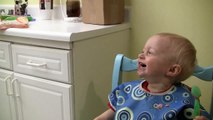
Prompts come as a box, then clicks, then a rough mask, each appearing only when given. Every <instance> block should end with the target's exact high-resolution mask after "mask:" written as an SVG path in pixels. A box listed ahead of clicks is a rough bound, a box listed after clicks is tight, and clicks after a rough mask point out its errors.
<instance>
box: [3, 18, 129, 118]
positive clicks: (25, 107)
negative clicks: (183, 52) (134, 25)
mask: <svg viewBox="0 0 213 120" xmlns="http://www.w3.org/2000/svg"><path fill="white" fill-rule="evenodd" d="M128 47H129V24H128V23H124V24H119V25H107V26H102V25H91V24H84V23H70V22H64V21H60V20H59V21H58V20H55V21H54V20H53V21H52V20H51V21H48V20H47V21H46V20H45V21H39V20H38V21H35V22H32V23H31V24H30V27H29V28H27V29H16V28H12V29H7V30H5V31H0V69H2V70H3V69H5V70H8V71H9V72H10V73H9V74H11V77H10V78H9V79H7V80H6V79H5V76H4V77H2V78H3V79H1V80H0V90H1V91H0V111H1V112H0V120H92V119H93V118H95V117H96V116H97V115H99V114H100V113H102V112H103V111H105V110H106V109H107V95H108V93H109V92H110V90H111V75H112V68H113V62H114V57H115V56H116V54H117V53H123V54H128ZM0 75H2V76H3V74H2V73H1V72H0ZM103 88H104V89H103ZM97 106H98V107H97ZM2 111H3V112H2Z"/></svg>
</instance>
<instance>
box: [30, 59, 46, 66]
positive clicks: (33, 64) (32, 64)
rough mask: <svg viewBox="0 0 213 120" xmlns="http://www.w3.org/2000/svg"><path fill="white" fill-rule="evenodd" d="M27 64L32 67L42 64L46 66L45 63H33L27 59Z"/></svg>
mask: <svg viewBox="0 0 213 120" xmlns="http://www.w3.org/2000/svg"><path fill="white" fill-rule="evenodd" d="M26 64H27V65H30V66H33V67H42V66H46V65H47V63H35V62H33V61H32V60H29V61H27V62H26Z"/></svg>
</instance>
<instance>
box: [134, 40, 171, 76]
mask: <svg viewBox="0 0 213 120" xmlns="http://www.w3.org/2000/svg"><path fill="white" fill-rule="evenodd" d="M171 55H172V51H171V47H170V42H169V40H165V39H162V38H161V37H159V36H153V37H151V38H150V39H148V41H147V42H146V44H145V46H144V48H143V50H142V53H141V54H139V55H138V63H139V64H138V71H137V72H138V75H139V76H140V77H143V78H145V79H146V78H149V79H155V78H156V79H157V78H159V77H164V76H165V74H166V72H167V70H168V68H169V67H170V65H171V64H172V61H171V59H170V58H171Z"/></svg>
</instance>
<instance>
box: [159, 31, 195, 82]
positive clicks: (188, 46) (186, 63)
mask: <svg viewBox="0 0 213 120" xmlns="http://www.w3.org/2000/svg"><path fill="white" fill-rule="evenodd" d="M156 35H157V36H160V38H162V39H165V40H169V41H170V44H171V47H170V48H171V51H172V52H173V53H172V58H173V60H174V61H175V64H178V65H180V66H181V73H180V74H179V75H178V76H176V78H175V81H174V82H175V83H177V82H180V81H184V80H186V79H187V78H188V77H190V76H191V75H192V73H193V71H194V68H195V65H196V64H197V60H196V49H195V47H194V45H193V44H192V43H191V42H190V41H189V40H188V39H187V38H185V37H183V36H180V35H177V34H173V33H158V34H156Z"/></svg>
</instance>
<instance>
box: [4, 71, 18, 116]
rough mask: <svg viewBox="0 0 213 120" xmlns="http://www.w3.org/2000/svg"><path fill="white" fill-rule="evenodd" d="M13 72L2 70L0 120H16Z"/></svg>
mask: <svg viewBox="0 0 213 120" xmlns="http://www.w3.org/2000/svg"><path fill="white" fill-rule="evenodd" d="M12 74H13V73H12V72H10V71H7V70H3V69H0V111H1V112H0V120H16V113H15V105H14V96H13V90H12V86H11V81H12Z"/></svg>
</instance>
